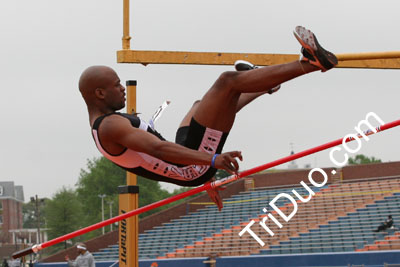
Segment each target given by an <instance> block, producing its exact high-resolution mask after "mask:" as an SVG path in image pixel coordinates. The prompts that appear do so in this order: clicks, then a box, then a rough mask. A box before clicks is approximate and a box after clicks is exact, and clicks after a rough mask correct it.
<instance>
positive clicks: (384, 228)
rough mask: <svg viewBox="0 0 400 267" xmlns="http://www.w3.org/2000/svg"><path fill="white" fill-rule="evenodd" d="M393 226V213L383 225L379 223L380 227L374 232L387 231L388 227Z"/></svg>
mask: <svg viewBox="0 0 400 267" xmlns="http://www.w3.org/2000/svg"><path fill="white" fill-rule="evenodd" d="M392 226H393V218H392V215H389V216H388V218H387V220H386V221H385V222H384V223H382V224H381V225H379V227H378V229H376V230H374V232H379V231H385V230H386V229H389V228H390V227H392Z"/></svg>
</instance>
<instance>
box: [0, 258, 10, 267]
mask: <svg viewBox="0 0 400 267" xmlns="http://www.w3.org/2000/svg"><path fill="white" fill-rule="evenodd" d="M1 267H9V265H8V262H7V260H6V259H3V263H2V264H1Z"/></svg>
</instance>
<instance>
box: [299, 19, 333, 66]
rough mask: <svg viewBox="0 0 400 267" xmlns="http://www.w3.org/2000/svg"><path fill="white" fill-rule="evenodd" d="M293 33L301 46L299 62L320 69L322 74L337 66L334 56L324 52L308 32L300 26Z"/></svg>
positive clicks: (315, 38)
mask: <svg viewBox="0 0 400 267" xmlns="http://www.w3.org/2000/svg"><path fill="white" fill-rule="evenodd" d="M293 33H294V36H295V37H296V39H297V41H299V43H300V44H301V46H302V49H301V53H302V57H301V58H300V60H301V61H308V62H309V63H310V64H311V65H314V66H316V67H318V68H320V69H321V70H322V71H323V72H325V71H327V70H329V69H331V68H333V67H334V66H336V65H337V64H338V60H337V58H336V56H335V55H334V54H333V53H331V52H329V51H327V50H325V49H324V48H323V47H322V46H321V45H320V44H319V43H318V40H317V37H316V36H315V35H314V33H312V32H311V31H310V30H307V29H306V28H304V27H302V26H297V27H296V29H295V30H294V32H293Z"/></svg>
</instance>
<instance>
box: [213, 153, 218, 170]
mask: <svg viewBox="0 0 400 267" xmlns="http://www.w3.org/2000/svg"><path fill="white" fill-rule="evenodd" d="M217 156H219V154H214V156H213V157H212V160H211V167H213V168H215V159H216V158H217Z"/></svg>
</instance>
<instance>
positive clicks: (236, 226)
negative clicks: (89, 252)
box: [93, 177, 400, 261]
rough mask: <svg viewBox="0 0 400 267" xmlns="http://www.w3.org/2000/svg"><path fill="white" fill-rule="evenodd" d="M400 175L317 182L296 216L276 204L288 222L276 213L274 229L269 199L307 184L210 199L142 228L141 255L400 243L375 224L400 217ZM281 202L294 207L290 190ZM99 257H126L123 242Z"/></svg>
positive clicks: (321, 249)
mask: <svg viewBox="0 0 400 267" xmlns="http://www.w3.org/2000/svg"><path fill="white" fill-rule="evenodd" d="M399 182H400V177H395V178H391V179H376V180H373V179H371V180H365V181H353V182H347V183H339V184H331V185H329V186H324V187H321V188H316V187H311V189H312V190H313V191H314V192H315V193H316V194H315V196H313V197H312V199H311V200H310V201H309V202H307V203H301V202H300V201H298V210H297V213H296V214H295V215H294V217H293V218H292V219H291V220H290V221H289V222H285V221H284V220H283V219H282V218H280V216H279V215H278V214H277V213H276V212H273V210H272V209H271V208H268V210H269V211H270V212H271V213H272V214H273V215H274V216H275V218H277V219H278V220H279V221H280V222H281V223H282V225H283V227H282V228H279V227H278V226H277V225H276V224H274V223H273V222H272V221H271V220H268V221H267V225H268V227H269V228H270V229H271V230H272V231H273V232H274V233H275V235H274V236H270V235H269V234H268V233H267V232H266V231H265V230H264V229H263V228H262V227H261V226H260V225H259V223H258V222H259V221H260V220H262V218H263V217H265V216H266V214H265V212H263V208H264V207H269V205H268V203H269V202H270V201H271V200H272V199H273V198H274V197H275V196H277V195H278V194H280V193H287V194H290V193H291V191H292V189H296V191H297V192H298V193H299V194H300V195H303V196H304V197H306V196H308V192H307V191H306V190H305V189H304V188H303V187H279V188H255V189H253V190H250V191H247V192H242V193H240V194H238V195H235V196H232V197H231V198H229V199H225V200H224V208H223V210H222V211H221V212H219V211H218V209H217V208H216V207H215V206H213V205H210V206H207V207H205V208H204V209H200V210H198V211H196V212H193V213H189V214H187V215H185V216H182V217H180V218H179V219H175V220H172V221H169V222H166V223H164V224H163V225H162V226H159V227H155V228H153V229H152V230H149V231H146V232H145V233H143V234H140V236H139V258H140V259H163V258H180V257H208V256H209V255H210V254H211V253H215V254H217V255H218V256H232V255H235V256H236V255H254V254H261V255H272V254H298V253H319V252H346V251H367V250H368V251H370V250H387V249H399V248H400V233H399V232H397V231H396V228H394V229H388V230H386V231H384V232H378V233H375V232H373V230H374V229H376V228H377V227H378V225H379V224H380V223H381V222H382V221H383V220H384V219H385V218H386V217H387V216H388V215H392V216H393V218H394V223H395V226H396V222H399V221H400V183H399ZM276 205H277V206H278V207H280V209H281V210H282V211H283V212H284V213H285V214H289V213H290V212H291V211H292V210H293V204H292V203H291V202H290V201H289V200H288V199H286V198H282V199H280V200H279V201H277V203H276ZM250 220H254V221H255V224H254V225H253V226H252V228H251V229H252V230H253V231H254V233H256V234H257V235H258V236H259V237H260V238H261V239H262V240H263V241H264V242H265V244H266V245H265V246H264V247H261V246H260V245H259V243H258V242H257V241H256V240H254V238H253V237H251V236H250V235H249V234H248V233H245V234H244V235H243V236H242V237H240V236H239V235H238V233H239V232H240V231H241V230H242V229H243V228H244V227H245V226H246V225H247V224H248V223H249V222H250ZM93 254H94V256H95V258H96V260H97V261H116V260H118V245H117V244H116V245H112V246H109V247H107V248H104V249H102V250H101V251H99V252H95V253H93Z"/></svg>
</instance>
